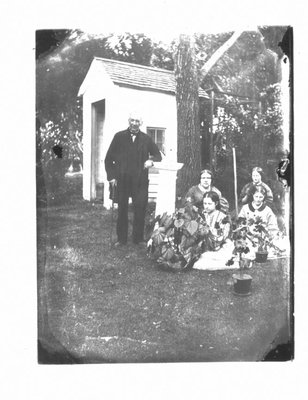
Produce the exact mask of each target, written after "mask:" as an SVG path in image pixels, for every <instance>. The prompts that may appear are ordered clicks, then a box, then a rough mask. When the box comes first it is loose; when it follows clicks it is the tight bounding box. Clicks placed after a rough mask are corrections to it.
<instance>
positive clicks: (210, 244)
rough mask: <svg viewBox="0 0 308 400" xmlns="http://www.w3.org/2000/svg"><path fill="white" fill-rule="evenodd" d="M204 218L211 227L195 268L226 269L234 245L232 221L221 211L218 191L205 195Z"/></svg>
mask: <svg viewBox="0 0 308 400" xmlns="http://www.w3.org/2000/svg"><path fill="white" fill-rule="evenodd" d="M202 215H203V218H204V220H205V223H206V225H207V226H208V228H209V233H208V235H207V237H206V240H205V245H206V248H207V249H206V251H205V252H204V253H203V254H202V255H201V257H200V258H199V260H197V261H196V263H195V264H194V267H193V268H195V269H204V270H207V269H225V268H226V266H225V263H226V261H227V260H228V257H230V255H231V253H232V249H233V245H232V242H231V240H230V239H228V237H229V234H230V222H229V220H228V218H227V216H226V214H224V213H223V212H222V211H220V201H219V196H218V194H217V193H216V192H213V191H210V192H206V193H205V194H204V196H203V212H202Z"/></svg>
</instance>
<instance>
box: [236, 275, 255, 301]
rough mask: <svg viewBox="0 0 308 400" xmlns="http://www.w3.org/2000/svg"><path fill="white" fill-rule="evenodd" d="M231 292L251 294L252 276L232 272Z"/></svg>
mask: <svg viewBox="0 0 308 400" xmlns="http://www.w3.org/2000/svg"><path fill="white" fill-rule="evenodd" d="M232 277H233V281H234V284H233V293H234V294H235V295H237V296H249V295H250V294H251V282H252V277H251V276H250V275H248V274H234V275H233V276H232Z"/></svg>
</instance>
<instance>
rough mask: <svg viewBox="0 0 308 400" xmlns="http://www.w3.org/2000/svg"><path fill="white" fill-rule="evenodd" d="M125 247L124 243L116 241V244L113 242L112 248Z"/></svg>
mask: <svg viewBox="0 0 308 400" xmlns="http://www.w3.org/2000/svg"><path fill="white" fill-rule="evenodd" d="M125 245H126V243H125V242H120V241H118V242H115V244H114V247H122V246H125Z"/></svg>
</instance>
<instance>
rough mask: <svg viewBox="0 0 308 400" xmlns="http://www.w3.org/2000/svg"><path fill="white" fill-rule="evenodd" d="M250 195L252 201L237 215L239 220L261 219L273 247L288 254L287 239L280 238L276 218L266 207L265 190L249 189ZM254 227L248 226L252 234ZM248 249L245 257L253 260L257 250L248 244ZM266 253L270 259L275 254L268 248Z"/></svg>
mask: <svg viewBox="0 0 308 400" xmlns="http://www.w3.org/2000/svg"><path fill="white" fill-rule="evenodd" d="M250 195H251V196H252V201H251V202H249V203H248V204H245V205H244V206H243V207H242V209H241V211H240V213H239V218H240V217H241V218H245V219H246V220H247V221H249V220H250V219H253V220H256V218H257V217H258V218H261V220H262V223H263V224H264V227H265V229H266V230H267V231H268V233H269V236H270V238H271V240H272V243H273V245H274V246H276V247H277V248H278V249H280V250H281V251H282V252H288V251H289V243H288V239H287V238H281V237H280V235H279V234H280V231H279V228H278V223H277V218H276V216H275V214H274V213H273V211H272V210H271V208H270V207H269V206H267V205H266V198H267V191H266V189H265V188H263V187H262V186H255V187H253V188H252V189H251V192H250ZM254 226H255V225H254V224H252V225H250V230H251V232H252V234H255V232H254ZM248 247H250V248H251V251H250V253H249V254H247V255H246V256H245V257H246V258H252V259H254V257H255V251H256V250H257V248H255V247H252V245H250V244H249V243H248ZM268 251H269V256H270V257H274V256H275V254H276V252H275V249H274V248H273V247H272V248H269V249H268Z"/></svg>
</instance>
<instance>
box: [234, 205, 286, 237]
mask: <svg viewBox="0 0 308 400" xmlns="http://www.w3.org/2000/svg"><path fill="white" fill-rule="evenodd" d="M238 216H239V217H242V218H246V219H247V220H249V219H251V218H253V219H256V217H260V218H261V219H262V221H263V222H264V223H265V225H266V229H267V230H268V232H269V234H270V235H271V236H272V237H275V236H277V234H278V232H279V228H278V224H277V218H276V216H275V214H274V213H273V211H272V210H271V209H270V207H268V206H267V205H266V204H265V203H264V204H262V206H261V207H259V208H255V207H254V206H253V203H249V204H245V205H244V206H243V207H242V209H241V211H240V213H239V215H238Z"/></svg>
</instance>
